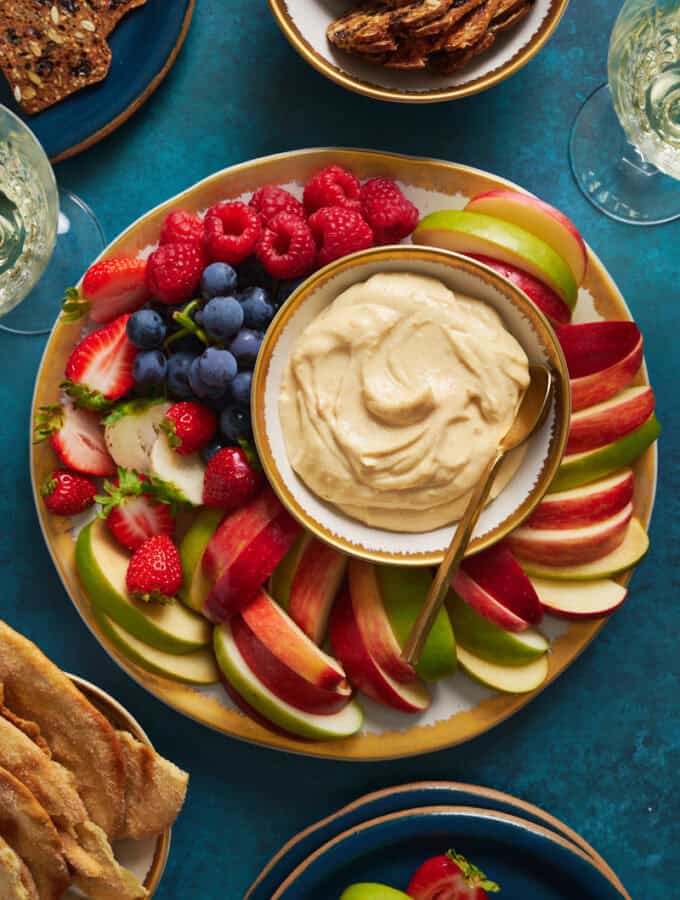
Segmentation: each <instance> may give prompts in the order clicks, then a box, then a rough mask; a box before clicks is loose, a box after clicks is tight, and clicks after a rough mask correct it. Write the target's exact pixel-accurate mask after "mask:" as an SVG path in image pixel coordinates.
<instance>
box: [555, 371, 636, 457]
mask: <svg viewBox="0 0 680 900" xmlns="http://www.w3.org/2000/svg"><path fill="white" fill-rule="evenodd" d="M653 412H654V391H653V390H652V389H651V387H649V386H648V385H643V386H641V387H629V388H624V390H622V391H620V393H618V394H615V395H614V396H613V397H611V398H610V399H609V400H605V401H604V403H597V404H595V406H588V407H586V409H582V410H579V411H578V412H575V413H574V414H573V415H572V417H571V425H570V427H569V440H568V441H567V449H566V451H565V453H567V454H569V453H585V452H586V451H587V450H597V449H598V447H604V446H605V445H606V444H611V443H613V442H614V441H617V440H618V439H619V438H621V437H624V435H626V434H629V433H630V432H631V431H635V429H636V428H639V427H640V426H641V425H642V424H643V423H644V422H646V421H647V419H648V418H649V417H650V416H651V414H652V413H653Z"/></svg>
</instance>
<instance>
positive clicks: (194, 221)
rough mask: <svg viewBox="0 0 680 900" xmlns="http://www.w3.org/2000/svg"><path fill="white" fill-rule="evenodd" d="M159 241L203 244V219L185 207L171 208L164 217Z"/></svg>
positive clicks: (163, 242) (161, 242) (162, 242)
mask: <svg viewBox="0 0 680 900" xmlns="http://www.w3.org/2000/svg"><path fill="white" fill-rule="evenodd" d="M159 243H160V244H161V246H162V245H163V244H196V245H197V246H199V247H201V246H203V219H201V217H200V216H197V215H196V213H190V212H187V210H186V209H173V211H172V212H171V213H168V215H167V216H166V217H165V221H164V222H163V226H162V228H161V236H160V240H159Z"/></svg>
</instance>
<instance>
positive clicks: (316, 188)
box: [303, 166, 360, 214]
mask: <svg viewBox="0 0 680 900" xmlns="http://www.w3.org/2000/svg"><path fill="white" fill-rule="evenodd" d="M359 191H360V185H359V180H358V179H357V178H356V177H355V176H354V175H353V174H352V173H351V172H348V171H347V169H343V168H342V166H328V168H327V169H322V170H321V172H317V174H316V175H315V176H314V177H313V178H312V179H310V181H309V182H308V183H307V186H306V187H305V190H304V195H303V202H304V205H305V209H306V210H307V213H308V214H309V213H313V212H316V210H317V209H321V208H322V207H324V206H343V207H347V208H349V209H356V210H358V209H359Z"/></svg>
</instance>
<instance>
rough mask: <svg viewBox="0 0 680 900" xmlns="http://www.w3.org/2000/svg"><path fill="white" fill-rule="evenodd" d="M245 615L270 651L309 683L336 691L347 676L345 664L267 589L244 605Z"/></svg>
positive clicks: (251, 629)
mask: <svg viewBox="0 0 680 900" xmlns="http://www.w3.org/2000/svg"><path fill="white" fill-rule="evenodd" d="M241 618H242V619H243V621H244V623H245V624H246V625H247V626H248V628H249V629H250V631H251V632H252V633H253V634H254V635H255V637H256V638H257V639H258V640H259V641H260V643H261V644H263V645H264V647H265V648H266V649H267V650H268V651H269V653H271V654H272V655H273V656H274V657H276V659H277V660H278V661H279V662H280V663H282V664H283V665H285V666H287V667H288V668H289V669H292V671H293V672H294V673H295V674H296V675H298V676H299V677H300V678H301V679H302V680H304V681H306V682H307V683H308V684H311V685H313V686H314V687H316V688H321V689H323V690H326V691H332V690H333V689H334V688H336V687H337V686H338V685H339V684H341V683H342V682H343V681H344V680H345V673H344V671H343V668H342V666H341V665H339V664H338V662H337V661H336V660H334V659H333V658H332V657H331V656H328V654H327V653H324V652H323V650H321V649H320V648H319V647H317V645H316V644H315V643H314V641H312V640H310V639H309V638H308V637H307V635H306V634H305V633H304V631H303V630H302V629H301V628H299V627H298V626H297V625H296V624H295V622H294V621H293V620H292V619H291V617H290V616H289V615H288V614H287V613H286V612H285V611H284V610H283V609H281V607H280V606H279V605H278V603H276V602H275V601H274V600H272V598H271V597H270V596H269V594H268V593H267V592H266V591H263V590H260V592H259V593H258V594H257V595H256V596H255V597H254V598H253V599H252V600H251V601H250V603H247V604H246V605H245V606H244V607H243V609H242V610H241ZM234 638H236V631H234ZM237 643H238V640H237ZM251 668H252V666H251ZM284 699H288V698H285V697H284ZM289 702H291V701H289ZM293 705H295V704H293Z"/></svg>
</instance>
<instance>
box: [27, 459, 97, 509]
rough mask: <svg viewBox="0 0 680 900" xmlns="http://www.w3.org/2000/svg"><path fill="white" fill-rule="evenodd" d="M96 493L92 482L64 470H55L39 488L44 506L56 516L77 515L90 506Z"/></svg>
mask: <svg viewBox="0 0 680 900" xmlns="http://www.w3.org/2000/svg"><path fill="white" fill-rule="evenodd" d="M96 493H97V485H96V484H95V483H94V481H92V480H91V479H90V478H86V477H85V476H84V475H76V474H75V473H74V472H68V471H66V469H55V470H54V472H52V474H51V475H48V476H47V478H46V479H45V480H44V481H43V483H42V485H41V487H40V496H41V497H42V498H43V499H44V501H45V506H46V507H47V508H48V509H49V511H50V512H51V513H54V514H55V515H57V516H76V515H78V513H81V512H82V511H83V510H84V509H87V508H88V507H89V506H92V504H93V503H94V498H95V494H96Z"/></svg>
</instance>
